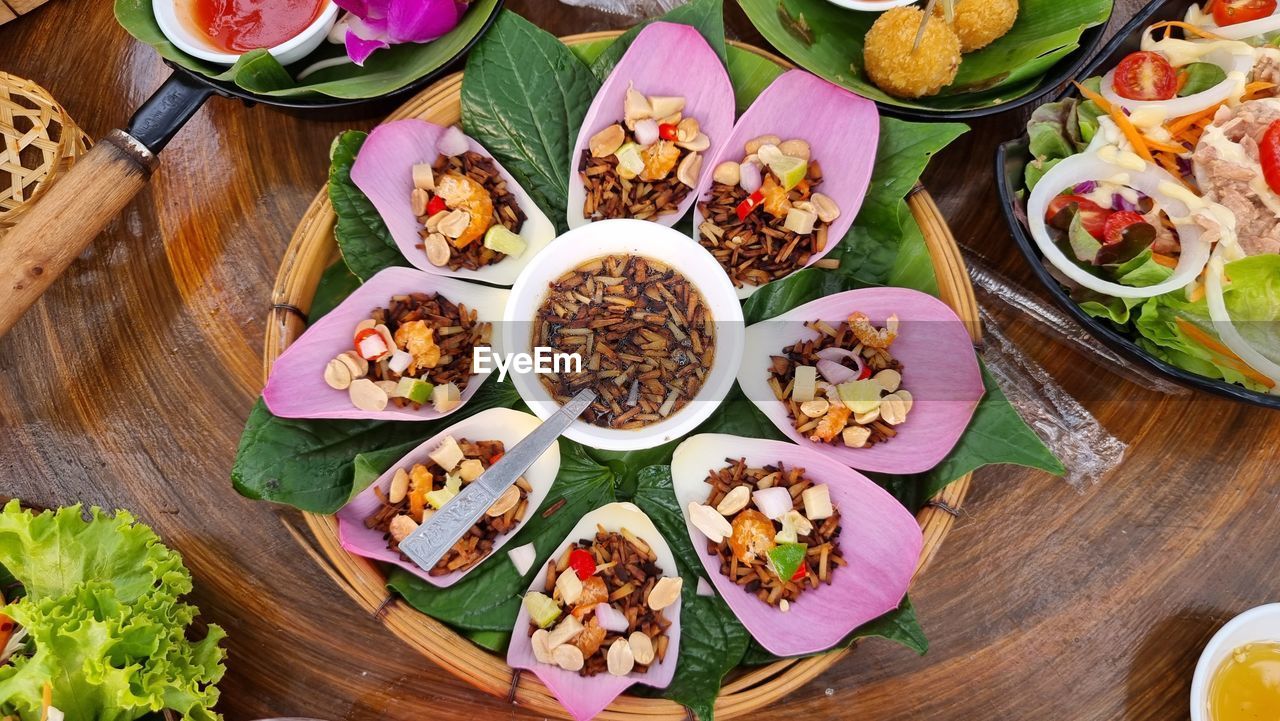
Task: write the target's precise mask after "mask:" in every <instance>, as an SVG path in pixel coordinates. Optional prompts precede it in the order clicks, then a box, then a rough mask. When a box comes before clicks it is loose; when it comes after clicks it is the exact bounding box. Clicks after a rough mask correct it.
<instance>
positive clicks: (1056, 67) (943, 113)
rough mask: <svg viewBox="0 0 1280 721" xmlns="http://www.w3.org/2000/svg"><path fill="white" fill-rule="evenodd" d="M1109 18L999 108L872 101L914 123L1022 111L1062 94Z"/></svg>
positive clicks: (887, 112)
mask: <svg viewBox="0 0 1280 721" xmlns="http://www.w3.org/2000/svg"><path fill="white" fill-rule="evenodd" d="M1062 1H1063V2H1071V1H1072V0H1062ZM1112 12H1115V4H1114V3H1113V4H1112ZM1110 18H1111V15H1110V14H1108V15H1107V20H1103V21H1102V22H1101V23H1098V24H1097V25H1094V26H1093V27H1091V28H1085V31H1084V32H1083V33H1080V47H1078V48H1076V49H1075V50H1073V51H1071V52H1070V53H1068V54H1067V55H1065V56H1064V57H1063V58H1062V59H1061V60H1059V61H1058V62H1056V63H1054V64H1053V67H1051V68H1049V70H1048V71H1046V72H1045V74H1044V77H1042V78H1041V79H1040V85H1039V86H1038V87H1037V88H1036V89H1035V90H1032V91H1031V92H1029V93H1027V94H1026V95H1023V96H1022V97H1018V98H1014V99H1013V100H1009V101H1007V102H1003V103H1000V104H999V105H992V106H990V107H987V108H975V109H972V110H921V109H919V108H904V107H900V106H898V105H894V104H892V103H884V102H881V101H879V100H877V101H875V103H876V107H877V108H879V109H880V112H881V113H883V114H884V115H888V116H890V117H894V118H901V119H903V120H917V121H925V122H928V121H939V120H972V119H974V118H984V117H986V116H988V115H995V114H996V113H1003V112H1005V111H1007V110H1013V109H1014V108H1021V107H1023V106H1025V105H1029V104H1031V103H1034V102H1036V101H1037V100H1041V99H1042V98H1044V97H1045V96H1048V95H1054V96H1057V95H1060V94H1062V93H1063V92H1064V91H1065V89H1066V87H1067V84H1068V83H1069V82H1071V80H1072V79H1074V78H1075V77H1076V74H1077V73H1079V72H1080V69H1081V68H1083V67H1084V66H1085V64H1086V63H1088V62H1089V58H1091V57H1093V53H1094V51H1095V50H1097V49H1098V46H1099V45H1101V44H1102V36H1103V35H1104V34H1105V33H1106V31H1107V23H1108V21H1109V20H1110Z"/></svg>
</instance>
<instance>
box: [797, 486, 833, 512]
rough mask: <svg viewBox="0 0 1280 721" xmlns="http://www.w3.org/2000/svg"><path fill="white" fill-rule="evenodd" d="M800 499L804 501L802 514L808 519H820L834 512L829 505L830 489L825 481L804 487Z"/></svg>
mask: <svg viewBox="0 0 1280 721" xmlns="http://www.w3.org/2000/svg"><path fill="white" fill-rule="evenodd" d="M800 499H801V500H802V501H804V515H805V516H806V517H808V519H809V520H810V521H821V520H822V519H824V518H830V517H831V515H832V514H833V513H835V509H834V508H832V507H831V489H830V488H828V487H827V484H825V483H819V484H818V485H816V486H810V487H808V488H806V489H804V492H803V493H801V494H800Z"/></svg>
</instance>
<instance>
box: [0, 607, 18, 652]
mask: <svg viewBox="0 0 1280 721" xmlns="http://www.w3.org/2000/svg"><path fill="white" fill-rule="evenodd" d="M3 602H4V600H3V599H0V603H3ZM16 627H17V624H15V623H14V622H13V619H12V618H9V617H8V616H6V615H4V614H3V613H0V651H3V650H4V647H5V646H7V645H8V644H9V638H10V637H12V636H13V629H14V628H16Z"/></svg>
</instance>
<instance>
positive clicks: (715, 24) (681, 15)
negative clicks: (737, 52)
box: [591, 0, 777, 82]
mask: <svg viewBox="0 0 1280 721" xmlns="http://www.w3.org/2000/svg"><path fill="white" fill-rule="evenodd" d="M655 21H662V22H668V23H679V24H681V25H690V26H693V27H695V28H697V29H698V32H699V33H701V34H702V37H704V38H706V40H707V44H708V45H710V46H711V49H712V50H714V51H716V55H719V56H720V61H721V62H724V63H726V64H727V63H728V57H727V53H726V50H725V42H724V0H692V2H689V3H686V4H684V5H681V6H680V7H677V8H675V9H674V10H671V11H670V12H668V13H667V14H666V15H663V16H662V17H658V18H654V19H653V20H646V21H644V22H642V23H639V24H638V25H635V26H633V27H632V28H631V29H630V30H628V31H626V32H625V33H623V34H622V35H621V36H620V37H619V38H618V39H617V40H615V41H613V42H611V43H609V44H608V46H607V47H605V48H603V50H602V51H601V52H600V53H599V55H598V56H597V57H596V58H595V59H594V61H592V62H591V72H592V73H594V74H595V76H596V78H598V79H599V80H600V81H601V82H604V79H605V78H607V77H609V73H611V72H613V66H615V65H617V64H618V59H619V58H621V57H622V55H623V53H625V52H627V48H629V47H631V41H632V40H634V39H635V37H636V35H638V34H639V33H640V31H641V30H643V29H644V27H645V26H646V25H648V24H649V23H651V22H655ZM770 64H772V63H770ZM774 67H777V66H776V65H775V66H774Z"/></svg>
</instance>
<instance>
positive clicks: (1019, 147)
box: [996, 0, 1280, 409]
mask: <svg viewBox="0 0 1280 721" xmlns="http://www.w3.org/2000/svg"><path fill="white" fill-rule="evenodd" d="M1191 2H1192V0H1154V1H1153V2H1152V3H1150V4H1149V5H1147V6H1146V7H1145V8H1143V9H1142V11H1141V12H1139V13H1138V14H1137V15H1136V16H1135V17H1134V18H1133V19H1132V20H1130V21H1129V23H1128V24H1127V25H1125V26H1124V28H1122V29H1121V30H1120V32H1119V33H1118V34H1117V35H1116V36H1115V38H1113V39H1112V41H1111V42H1110V43H1108V44H1107V46H1106V47H1105V48H1103V49H1102V52H1101V53H1100V54H1099V55H1098V57H1097V59H1095V60H1094V61H1093V62H1092V63H1089V65H1088V66H1087V67H1085V68H1084V69H1083V70H1082V71H1081V72H1080V74H1079V78H1081V79H1083V78H1087V77H1091V76H1093V75H1098V74H1100V72H1099V71H1100V69H1101V68H1111V67H1114V66H1115V65H1116V64H1117V63H1119V62H1120V60H1121V59H1122V58H1123V57H1124V56H1126V55H1128V54H1129V53H1131V52H1133V51H1135V50H1138V49H1139V43H1141V41H1142V30H1143V28H1145V27H1147V26H1148V25H1150V24H1152V23H1155V22H1160V21H1162V20H1181V19H1182V18H1183V17H1184V16H1185V15H1186V12H1187V8H1189V7H1190V6H1191ZM1069 94H1070V92H1069V91H1067V90H1063V91H1062V92H1060V93H1059V94H1058V95H1056V96H1055V97H1054V100H1062V99H1064V98H1066V97H1067V96H1068V95H1069ZM1027 142H1028V141H1027V136H1026V135H1025V134H1024V135H1023V136H1022V137H1020V138H1017V139H1016V140H1010V141H1009V142H1007V143H1004V144H1003V145H1001V146H1000V147H999V149H998V150H997V151H996V177H997V178H998V179H999V183H998V186H999V191H1000V207H1001V209H1002V210H1003V211H1004V216H1005V220H1006V222H1008V224H1009V231H1010V232H1011V233H1013V239H1014V240H1015V241H1017V243H1018V248H1019V249H1020V250H1021V251H1022V254H1023V255H1024V256H1026V258H1027V261H1028V263H1029V264H1030V266H1031V271H1032V272H1033V273H1035V275H1036V277H1037V278H1039V279H1040V282H1041V283H1043V284H1044V286H1045V287H1046V288H1048V289H1049V293H1050V295H1052V296H1053V299H1054V300H1055V301H1057V303H1058V305H1060V306H1062V308H1063V309H1065V310H1066V311H1067V312H1068V313H1070V314H1071V316H1072V317H1073V318H1075V319H1076V322H1078V323H1079V324H1080V325H1082V326H1084V327H1085V329H1086V330H1088V331H1089V333H1090V334H1091V335H1093V337H1094V338H1097V339H1098V340H1099V341H1101V342H1102V343H1103V344H1105V345H1106V346H1107V347H1108V348H1111V349H1112V350H1114V351H1116V352H1117V353H1119V354H1120V355H1122V356H1124V357H1125V358H1128V359H1129V360H1131V361H1134V362H1136V363H1138V364H1139V365H1142V366H1146V367H1147V368H1150V369H1151V370H1153V371H1154V372H1155V373H1156V374H1157V375H1161V376H1164V377H1165V378H1168V379H1170V380H1172V381H1174V382H1175V383H1179V384H1182V385H1184V386H1187V387H1189V388H1195V389H1198V390H1202V391H1207V392H1209V393H1213V394H1216V395H1220V396H1224V397H1226V398H1231V399H1233V400H1238V401H1244V402H1246V403H1252V404H1254V405H1259V406H1264V407H1266V408H1277V409H1280V396H1274V395H1270V394H1267V393H1258V392H1256V391H1251V390H1249V389H1247V388H1245V387H1243V386H1239V385H1236V384H1235V383H1228V382H1227V381H1224V380H1215V379H1213V378H1208V377H1206V376H1202V375H1199V374H1196V373H1191V372H1190V371H1185V370H1183V369H1181V368H1178V367H1176V366H1173V365H1170V364H1168V363H1165V362H1164V361H1162V360H1160V359H1159V358H1156V357H1155V356H1152V355H1151V354H1150V353H1147V352H1146V351H1145V350H1143V349H1142V348H1141V347H1139V346H1138V344H1137V343H1135V342H1134V341H1133V339H1132V338H1131V337H1130V336H1129V335H1128V334H1126V333H1122V332H1120V330H1119V329H1118V328H1117V327H1116V326H1115V325H1113V324H1111V323H1110V322H1107V321H1104V320H1102V319H1099V318H1094V317H1092V316H1090V315H1088V314H1086V313H1085V312H1084V311H1082V310H1080V306H1078V305H1076V303H1075V301H1073V300H1071V297H1070V296H1069V295H1068V294H1067V292H1066V290H1064V289H1063V287H1062V285H1061V284H1060V283H1059V282H1058V281H1057V280H1056V279H1055V278H1054V277H1053V276H1052V275H1050V274H1049V270H1048V268H1047V267H1046V266H1045V263H1044V259H1043V258H1042V257H1041V256H1040V250H1039V248H1037V247H1036V244H1035V241H1034V240H1033V239H1032V238H1031V235H1030V233H1029V232H1028V230H1027V228H1026V226H1025V225H1024V224H1023V221H1022V220H1021V218H1022V217H1025V213H1024V212H1023V206H1022V198H1021V195H1022V190H1023V188H1024V182H1023V170H1024V168H1026V164H1027V161H1028V160H1029V159H1030V154H1029V151H1028V149H1027Z"/></svg>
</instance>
